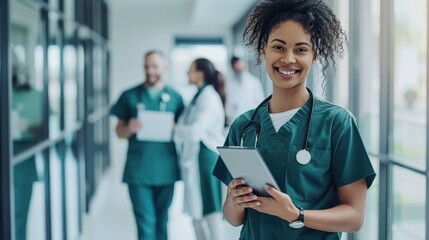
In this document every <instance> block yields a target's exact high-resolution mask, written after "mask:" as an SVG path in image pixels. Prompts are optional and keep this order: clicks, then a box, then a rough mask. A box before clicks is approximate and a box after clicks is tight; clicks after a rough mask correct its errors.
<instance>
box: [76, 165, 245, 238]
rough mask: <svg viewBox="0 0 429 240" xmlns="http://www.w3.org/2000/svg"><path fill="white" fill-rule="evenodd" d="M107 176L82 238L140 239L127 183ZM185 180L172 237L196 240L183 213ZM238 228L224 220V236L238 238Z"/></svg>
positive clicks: (176, 199)
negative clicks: (137, 234)
mask: <svg viewBox="0 0 429 240" xmlns="http://www.w3.org/2000/svg"><path fill="white" fill-rule="evenodd" d="M108 175H111V176H110V178H107V176H106V179H105V182H104V183H103V186H101V188H100V191H99V192H98V193H97V194H98V195H97V196H96V199H95V200H94V205H93V206H92V212H91V214H89V215H88V216H87V217H86V218H85V223H84V225H85V227H84V231H83V235H82V237H81V238H80V240H93V239H104V240H117V239H128V240H134V239H137V236H136V232H137V230H136V227H135V223H134V219H133V218H134V217H133V214H132V209H131V203H130V200H129V197H128V191H127V188H126V185H125V184H122V183H121V182H120V180H118V178H117V177H112V175H115V174H111V173H109V174H108ZM182 206H183V183H182V182H177V183H176V186H175V195H174V199H173V203H172V206H171V208H170V220H169V230H168V232H169V239H170V240H183V239H187V240H194V239H195V235H194V232H193V228H192V221H191V219H190V218H189V217H188V216H186V215H184V214H183V213H182ZM239 230H240V229H239V228H233V227H231V226H230V225H228V223H227V222H225V239H228V240H229V239H238V235H239Z"/></svg>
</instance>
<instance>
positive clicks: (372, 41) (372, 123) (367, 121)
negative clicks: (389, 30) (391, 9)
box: [359, 0, 380, 154]
mask: <svg viewBox="0 0 429 240" xmlns="http://www.w3.org/2000/svg"><path fill="white" fill-rule="evenodd" d="M361 4H362V7H361V9H369V11H362V13H361V14H362V15H361V16H360V19H359V27H361V28H362V29H363V30H362V31H361V34H360V38H359V39H360V43H359V46H360V47H359V53H360V63H359V66H360V69H365V70H364V71H361V70H359V72H360V79H359V84H360V91H359V93H360V95H359V101H360V102H359V107H360V109H359V124H360V129H361V133H362V138H363V140H364V142H365V145H366V147H367V149H368V151H369V152H370V153H373V154H377V153H378V152H379V140H380V138H379V136H380V123H379V121H380V47H379V42H380V0H363V1H361ZM365 29H366V30H365Z"/></svg>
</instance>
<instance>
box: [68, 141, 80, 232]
mask: <svg viewBox="0 0 429 240" xmlns="http://www.w3.org/2000/svg"><path fill="white" fill-rule="evenodd" d="M75 140H76V136H75V135H74V134H73V135H71V136H69V137H67V140H66V141H67V143H66V152H65V154H66V155H65V169H66V176H65V179H66V184H65V187H66V203H67V210H66V213H67V239H78V238H79V217H80V213H79V188H78V186H79V185H78V184H79V179H78V164H77V156H76V155H77V152H75V151H73V144H75V143H74V141H75Z"/></svg>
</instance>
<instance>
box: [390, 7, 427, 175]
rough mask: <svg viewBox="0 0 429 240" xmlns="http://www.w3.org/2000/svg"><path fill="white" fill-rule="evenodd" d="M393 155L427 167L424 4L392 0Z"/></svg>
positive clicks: (423, 167)
mask: <svg viewBox="0 0 429 240" xmlns="http://www.w3.org/2000/svg"><path fill="white" fill-rule="evenodd" d="M394 4H395V5H394V9H395V12H394V18H395V22H394V39H395V40H394V48H395V49H394V51H395V57H394V67H393V69H394V92H393V104H394V112H393V146H392V147H393V154H394V155H395V158H399V159H400V161H403V162H404V163H406V164H409V165H412V166H414V167H418V168H421V169H425V168H426V161H425V152H426V104H427V101H426V96H427V93H426V74H427V70H426V66H427V58H426V55H427V52H426V51H427V47H426V45H427V1H426V0H410V1H402V0H395V1H394Z"/></svg>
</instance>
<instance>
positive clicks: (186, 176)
mask: <svg viewBox="0 0 429 240" xmlns="http://www.w3.org/2000/svg"><path fill="white" fill-rule="evenodd" d="M188 75H189V82H190V83H191V84H193V85H195V86H196V87H197V88H198V91H197V93H196V94H195V96H194V97H193V99H192V100H191V102H190V105H189V106H188V107H187V108H186V109H185V111H184V112H183V114H182V115H181V116H180V118H179V121H178V123H177V126H176V129H175V137H174V140H175V142H176V146H177V147H176V149H177V151H178V153H179V157H180V167H181V173H182V179H183V181H184V183H185V193H184V195H185V200H184V203H185V207H184V209H185V212H186V213H188V214H189V215H190V216H191V217H192V219H193V225H194V229H195V234H196V237H197V239H198V240H205V239H212V240H221V239H223V230H222V215H221V208H222V191H221V183H220V181H219V180H217V179H216V178H215V177H214V176H212V174H211V173H212V171H213V167H214V164H215V163H216V159H217V158H218V156H219V155H218V152H217V149H216V147H217V146H219V145H221V144H222V143H223V142H224V140H225V137H224V135H223V129H224V126H225V112H224V104H225V93H224V79H223V76H222V74H221V73H220V72H218V71H217V70H216V68H215V66H214V65H213V63H211V62H210V61H209V60H207V59H205V58H199V59H196V60H195V61H194V62H193V63H192V64H191V67H190V69H189V72H188ZM207 227H208V228H207Z"/></svg>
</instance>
